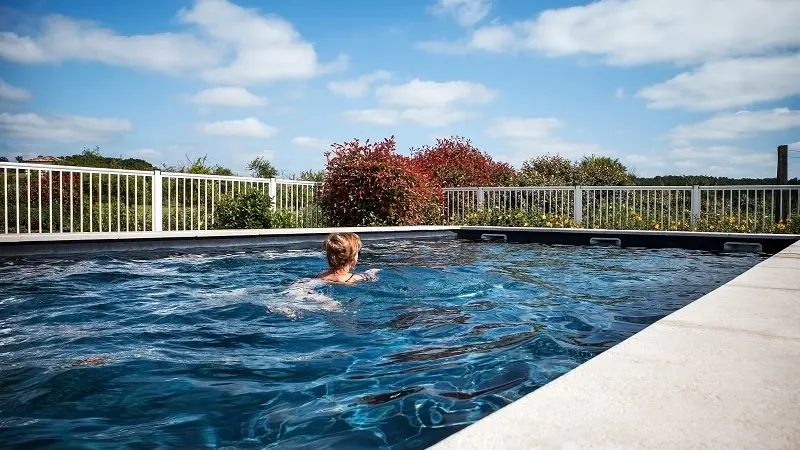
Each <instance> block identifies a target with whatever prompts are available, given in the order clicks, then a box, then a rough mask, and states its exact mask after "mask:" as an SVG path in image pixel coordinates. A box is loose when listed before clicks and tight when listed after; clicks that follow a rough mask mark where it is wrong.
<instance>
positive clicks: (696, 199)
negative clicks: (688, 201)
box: [689, 186, 700, 228]
mask: <svg viewBox="0 0 800 450" xmlns="http://www.w3.org/2000/svg"><path fill="white" fill-rule="evenodd" d="M699 218H700V186H692V213H691V215H690V216H689V221H690V223H691V225H692V228H694V226H695V224H696V223H697V219H699Z"/></svg>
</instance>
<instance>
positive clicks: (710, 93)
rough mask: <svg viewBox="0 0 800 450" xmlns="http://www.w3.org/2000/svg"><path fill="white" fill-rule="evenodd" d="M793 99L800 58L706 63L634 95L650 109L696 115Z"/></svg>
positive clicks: (799, 88)
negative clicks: (675, 110) (693, 112)
mask: <svg viewBox="0 0 800 450" xmlns="http://www.w3.org/2000/svg"><path fill="white" fill-rule="evenodd" d="M798 3H800V2H798ZM793 95H800V54H797V55H789V56H767V57H753V58H741V59H732V60H725V61H715V62H710V63H708V64H705V65H703V66H701V67H700V68H698V69H696V70H693V71H691V72H684V73H681V74H680V75H678V76H676V77H674V78H672V79H671V80H668V81H665V82H663V83H659V84H656V85H653V86H648V87H646V88H644V89H642V90H641V91H639V93H638V94H637V96H638V97H641V98H643V99H645V100H647V102H648V106H649V107H650V108H655V109H668V108H685V109H690V110H697V111H711V110H719V109H725V108H734V107H742V106H747V105H751V104H755V103H760V102H767V101H774V100H779V99H781V98H785V97H790V96H793Z"/></svg>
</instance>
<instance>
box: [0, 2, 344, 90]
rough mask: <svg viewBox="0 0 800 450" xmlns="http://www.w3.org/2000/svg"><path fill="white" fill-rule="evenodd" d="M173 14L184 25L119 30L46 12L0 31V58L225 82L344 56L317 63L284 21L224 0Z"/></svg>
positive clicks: (279, 74) (313, 68)
mask: <svg viewBox="0 0 800 450" xmlns="http://www.w3.org/2000/svg"><path fill="white" fill-rule="evenodd" d="M176 18H177V21H178V23H180V24H182V25H184V26H185V29H184V30H182V31H178V32H164V33H153V34H139V35H124V34H120V33H118V32H116V31H114V30H112V29H110V28H107V27H104V26H103V25H102V24H99V23H96V22H91V21H85V20H77V19H73V18H69V17H64V16H60V15H51V16H48V17H45V18H44V19H43V20H42V23H41V27H40V29H39V30H38V32H37V33H34V34H31V35H23V34H18V33H16V32H11V31H5V32H2V33H0V58H3V59H6V60H9V61H13V62H17V63H25V64H41V63H52V62H62V61H89V62H101V63H106V64H110V65H115V66H124V67H132V68H137V69H144V70H150V71H155V72H160V73H168V74H182V73H183V74H186V73H190V74H199V76H200V77H201V78H202V79H204V80H206V81H208V82H210V83H214V84H221V85H229V86H248V85H254V84H262V83H270V82H274V81H279V80H298V79H299V80H303V79H309V78H312V77H315V76H318V75H321V74H325V73H331V72H336V71H339V70H343V69H344V68H345V67H346V66H347V58H346V57H344V56H339V57H337V58H335V59H334V60H332V61H330V62H329V63H322V62H321V61H320V60H319V58H318V55H317V53H316V51H315V50H314V46H313V45H312V44H311V43H309V42H308V41H306V40H305V39H303V37H302V36H301V35H300V33H299V32H298V31H297V30H296V29H295V28H294V26H293V25H292V24H291V23H289V22H288V21H286V20H284V19H282V18H279V17H276V16H273V15H266V14H263V13H261V12H260V11H258V10H257V9H254V8H243V7H241V6H237V5H235V4H233V3H230V2H228V1H226V0H195V1H194V2H193V4H192V5H191V7H188V8H182V9H180V10H179V11H178V12H177V17H176Z"/></svg>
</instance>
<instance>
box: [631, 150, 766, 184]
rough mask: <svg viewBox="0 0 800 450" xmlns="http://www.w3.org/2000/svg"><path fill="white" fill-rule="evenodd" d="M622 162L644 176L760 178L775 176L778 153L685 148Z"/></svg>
mask: <svg viewBox="0 0 800 450" xmlns="http://www.w3.org/2000/svg"><path fill="white" fill-rule="evenodd" d="M620 159H621V160H622V162H623V163H625V164H627V165H629V166H631V167H635V168H636V170H637V172H638V173H639V175H640V176H655V175H665V174H669V175H700V174H702V175H710V176H725V177H753V178H760V177H769V176H774V175H775V174H774V169H775V154H774V152H770V151H766V150H764V151H754V150H748V149H742V148H738V147H733V146H710V147H695V146H684V147H676V148H673V149H671V150H668V151H667V152H664V153H661V154H654V155H641V154H630V155H624V156H622V157H621V158H620Z"/></svg>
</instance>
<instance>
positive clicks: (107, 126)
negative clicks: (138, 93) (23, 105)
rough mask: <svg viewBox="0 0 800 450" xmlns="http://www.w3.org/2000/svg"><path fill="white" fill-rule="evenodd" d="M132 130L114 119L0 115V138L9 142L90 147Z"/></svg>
mask: <svg viewBox="0 0 800 450" xmlns="http://www.w3.org/2000/svg"><path fill="white" fill-rule="evenodd" d="M132 129H133V125H131V123H130V122H129V121H127V120H124V119H118V118H97V117H85V116H71V115H61V116H51V117H43V116H40V115H38V114H33V113H27V114H9V113H0V136H3V137H7V138H10V139H20V140H31V141H56V142H87V143H93V142H98V141H104V140H106V139H108V138H110V137H112V136H113V135H115V134H121V133H125V132H128V131H131V130H132Z"/></svg>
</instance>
